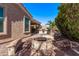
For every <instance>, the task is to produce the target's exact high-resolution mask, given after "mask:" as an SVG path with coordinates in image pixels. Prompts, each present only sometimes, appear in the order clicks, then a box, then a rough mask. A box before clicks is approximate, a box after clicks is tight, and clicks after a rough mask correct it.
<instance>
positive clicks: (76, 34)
mask: <svg viewBox="0 0 79 59" xmlns="http://www.w3.org/2000/svg"><path fill="white" fill-rule="evenodd" d="M58 9H59V14H58V16H57V17H56V20H55V22H56V25H57V27H58V28H59V30H60V32H61V33H62V34H63V35H65V36H67V37H69V38H71V39H72V38H73V39H76V40H79V4H77V3H74V4H73V3H70V4H61V6H60V7H59V8H58Z"/></svg>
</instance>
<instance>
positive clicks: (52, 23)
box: [48, 21, 56, 29]
mask: <svg viewBox="0 0 79 59" xmlns="http://www.w3.org/2000/svg"><path fill="white" fill-rule="evenodd" d="M48 25H49V28H50V29H52V28H53V27H54V26H56V25H55V21H48Z"/></svg>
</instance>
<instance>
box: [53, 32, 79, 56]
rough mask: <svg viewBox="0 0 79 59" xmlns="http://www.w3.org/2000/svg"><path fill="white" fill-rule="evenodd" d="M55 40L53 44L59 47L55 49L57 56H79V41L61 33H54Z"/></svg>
mask: <svg viewBox="0 0 79 59" xmlns="http://www.w3.org/2000/svg"><path fill="white" fill-rule="evenodd" d="M54 40H55V41H54V43H53V44H54V46H56V47H57V48H58V50H55V53H56V56H79V43H78V42H74V41H70V40H68V38H66V37H64V36H62V35H61V34H60V33H55V34H54Z"/></svg>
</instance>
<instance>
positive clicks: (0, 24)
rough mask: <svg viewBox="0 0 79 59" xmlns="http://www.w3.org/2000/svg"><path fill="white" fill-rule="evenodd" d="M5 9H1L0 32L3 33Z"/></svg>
mask: <svg viewBox="0 0 79 59" xmlns="http://www.w3.org/2000/svg"><path fill="white" fill-rule="evenodd" d="M3 17H4V16H3V8H2V7H0V32H3V28H4V26H3V22H4V19H3Z"/></svg>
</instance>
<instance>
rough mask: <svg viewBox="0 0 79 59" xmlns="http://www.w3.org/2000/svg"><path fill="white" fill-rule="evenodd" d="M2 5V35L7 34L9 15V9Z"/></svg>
mask: <svg viewBox="0 0 79 59" xmlns="http://www.w3.org/2000/svg"><path fill="white" fill-rule="evenodd" d="M0 7H1V8H3V32H0V35H7V17H5V16H6V12H7V9H6V8H5V7H3V6H0Z"/></svg>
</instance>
